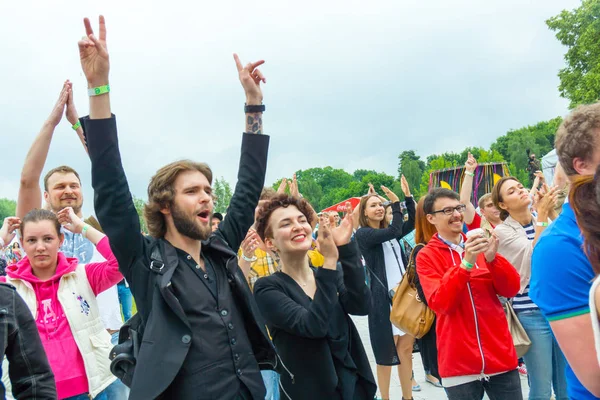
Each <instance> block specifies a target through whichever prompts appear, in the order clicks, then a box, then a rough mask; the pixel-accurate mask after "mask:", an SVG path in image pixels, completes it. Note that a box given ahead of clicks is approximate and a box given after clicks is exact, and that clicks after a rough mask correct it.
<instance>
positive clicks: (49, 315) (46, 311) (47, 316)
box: [40, 299, 58, 324]
mask: <svg viewBox="0 0 600 400" xmlns="http://www.w3.org/2000/svg"><path fill="white" fill-rule="evenodd" d="M40 315H41V318H42V321H43V322H44V323H45V324H47V323H49V322H56V320H57V319H58V318H57V316H56V313H55V312H54V310H53V309H52V299H44V300H42V312H41V313H40Z"/></svg>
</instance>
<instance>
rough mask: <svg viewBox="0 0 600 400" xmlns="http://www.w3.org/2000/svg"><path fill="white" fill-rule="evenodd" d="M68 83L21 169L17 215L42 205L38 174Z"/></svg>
mask: <svg viewBox="0 0 600 400" xmlns="http://www.w3.org/2000/svg"><path fill="white" fill-rule="evenodd" d="M69 90H70V85H69V81H66V82H65V83H64V85H63V88H62V90H61V92H60V95H59V96H58V100H57V101H56V104H55V105H54V108H53V109H52V112H51V113H50V115H49V116H48V119H47V120H46V121H45V122H44V125H42V129H40V133H38V135H37V136H36V138H35V139H34V141H33V143H32V144H31V147H30V148H29V151H28V152H27V156H26V157H25V162H24V163H23V169H22V170H21V181H20V184H19V197H18V200H17V212H16V214H17V217H19V218H23V217H24V216H25V215H26V214H27V213H28V212H29V211H31V210H33V209H34V208H40V207H41V206H42V190H41V188H40V176H41V175H42V170H43V169H44V164H46V158H47V157H48V150H49V149H50V143H51V142H52V135H53V134H54V129H56V126H57V125H58V123H59V122H60V120H61V118H62V116H63V112H64V109H65V104H66V103H67V99H68V98H69Z"/></svg>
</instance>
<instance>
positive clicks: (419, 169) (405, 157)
mask: <svg viewBox="0 0 600 400" xmlns="http://www.w3.org/2000/svg"><path fill="white" fill-rule="evenodd" d="M426 167H427V165H426V164H425V162H424V161H423V160H421V157H419V156H418V155H416V154H415V152H414V150H407V151H403V152H402V153H400V155H399V156H398V177H400V176H402V175H404V177H405V178H406V181H407V182H408V185H409V186H410V188H411V191H412V194H413V195H414V196H416V197H419V195H420V194H421V190H420V187H421V178H422V176H423V172H424V171H425V168H426ZM390 189H391V188H390ZM392 190H393V189H392Z"/></svg>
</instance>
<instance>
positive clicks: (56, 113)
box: [47, 80, 71, 127]
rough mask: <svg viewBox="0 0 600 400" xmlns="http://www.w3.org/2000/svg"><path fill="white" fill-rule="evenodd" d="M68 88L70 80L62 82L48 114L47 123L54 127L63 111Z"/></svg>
mask: <svg viewBox="0 0 600 400" xmlns="http://www.w3.org/2000/svg"><path fill="white" fill-rule="evenodd" d="M70 90H71V89H70V82H69V81H68V80H67V81H65V83H64V84H63V87H62V90H61V91H60V94H59V95H58V100H56V104H54V108H53V109H52V112H51V113H50V115H49V116H48V119H47V123H49V124H50V125H52V126H54V127H56V126H57V125H58V123H59V122H60V120H61V119H62V116H63V114H64V113H65V105H66V104H67V101H68V99H69V92H70Z"/></svg>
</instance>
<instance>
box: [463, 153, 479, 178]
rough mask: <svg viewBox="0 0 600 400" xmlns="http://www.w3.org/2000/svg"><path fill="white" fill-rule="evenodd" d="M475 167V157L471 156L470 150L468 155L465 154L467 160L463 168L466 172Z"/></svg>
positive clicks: (473, 169) (472, 170) (471, 170)
mask: <svg viewBox="0 0 600 400" xmlns="http://www.w3.org/2000/svg"><path fill="white" fill-rule="evenodd" d="M476 169H477V160H476V159H475V157H473V154H471V152H469V155H468V156H467V162H466V163H465V170H467V172H471V173H473V172H475V170H476Z"/></svg>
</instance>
